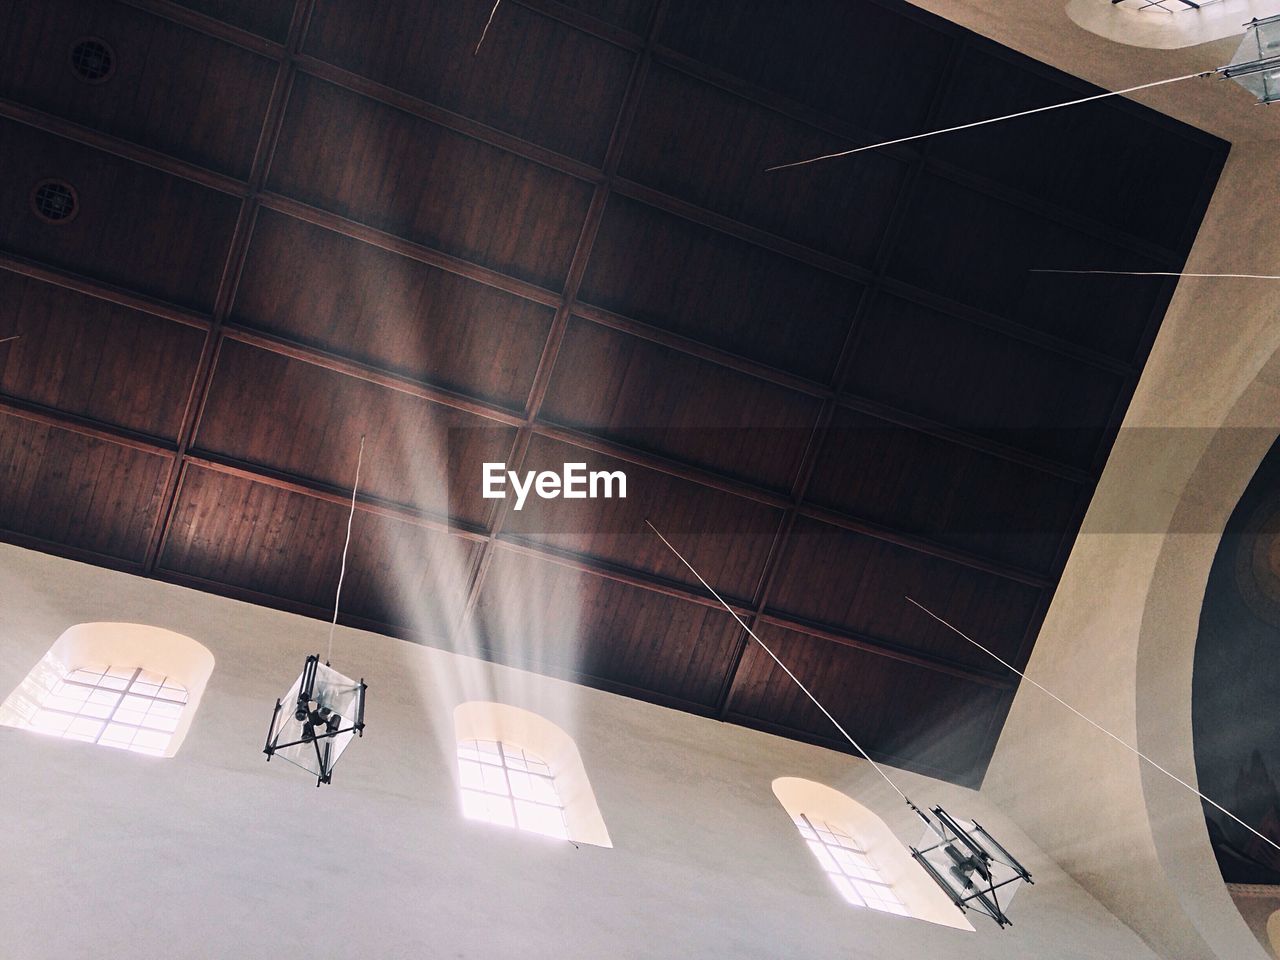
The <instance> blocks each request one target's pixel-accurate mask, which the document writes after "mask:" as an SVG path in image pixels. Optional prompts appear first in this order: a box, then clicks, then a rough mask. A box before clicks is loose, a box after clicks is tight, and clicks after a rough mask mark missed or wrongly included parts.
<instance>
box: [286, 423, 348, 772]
mask: <svg viewBox="0 0 1280 960" xmlns="http://www.w3.org/2000/svg"><path fill="white" fill-rule="evenodd" d="M363 464H364V437H361V438H360V454H359V456H358V457H357V458H356V479H355V483H353V484H352V486H351V509H350V511H349V512H348V514H347V539H346V542H345V543H343V545H342V567H341V569H340V571H339V573H338V588H337V590H336V591H335V592H334V598H333V620H332V622H331V623H330V624H329V651H328V654H327V655H326V656H325V662H324V663H321V662H320V655H319V654H318V653H313V654H311V655H310V656H309V657H307V659H306V661H305V662H304V663H303V665H302V673H300V674H299V675H298V679H297V680H295V681H294V682H293V686H292V687H290V688H289V692H288V693H286V694H285V695H284V696H283V697H281V698H280V699H279V700H277V701H276V708H275V711H274V712H273V713H272V714H271V726H270V727H268V728H267V743H266V746H265V747H263V749H262V752H263V753H265V754H266V755H267V762H268V763H270V762H271V758H272V757H274V756H279V757H281V758H282V759H284V760H287V761H288V762H289V763H292V764H294V765H295V766H298V767H301V768H302V769H303V770H306V771H307V772H308V773H312V774H314V775H315V778H316V786H317V787H318V786H320V784H322V783H330V782H331V781H332V779H333V765H334V764H335V763H337V762H338V758H339V757H341V756H342V753H343V751H344V750H346V749H347V746H348V745H349V744H350V743H351V741H352V740H353V739H354V738H355V737H363V736H364V698H365V691H366V690H367V689H368V687H367V685H366V684H365V682H364V678H363V677H361V678H360V680H359V681H356V680H352V679H351V678H350V677H348V676H345V675H344V674H341V673H339V672H338V671H337V670H335V669H333V667H331V666H330V665H329V661H330V660H331V659H332V657H333V634H334V631H335V630H336V629H337V627H338V608H339V606H340V604H341V602H342V581H343V580H344V579H345V578H346V575H347V551H348V550H350V548H351V526H352V523H353V522H354V521H355V517H356V493H357V491H358V490H359V489H360V467H361V466H362V465H363ZM286 705H288V706H287V707H286Z"/></svg>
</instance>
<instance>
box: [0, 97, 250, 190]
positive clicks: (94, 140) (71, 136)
mask: <svg viewBox="0 0 1280 960" xmlns="http://www.w3.org/2000/svg"><path fill="white" fill-rule="evenodd" d="M0 117H5V118H7V119H9V120H13V121H14V122H15V123H21V124H24V125H25V126H28V127H33V128H35V129H36V130H41V131H43V132H44V133H51V134H53V135H54V136H55V137H62V138H63V139H64V140H71V141H72V142H74V143H78V144H81V145H82V146H86V147H92V148H93V149H94V150H101V151H102V152H103V153H109V154H111V155H112V156H116V157H122V158H124V159H125V160H131V161H133V162H134V163H139V164H142V165H143V166H145V167H150V168H152V169H153V170H159V171H160V172H161V173H167V174H169V175H170V176H174V177H178V178H180V179H182V180H188V181H190V182H191V183H197V184H199V185H200V186H202V187H207V188H208V189H210V190H217V191H218V192H220V193H225V194H229V195H230V196H233V197H244V196H246V195H247V194H248V192H249V187H248V184H246V183H245V182H244V181H242V180H237V179H236V178H235V177H229V176H227V175H226V174H223V173H218V172H217V171H215V170H210V169H208V168H207V167H202V166H199V165H198V164H194V163H189V162H188V161H186V160H180V159H178V158H177V157H173V156H170V155H169V154H167V153H161V152H160V151H159V150H152V149H151V148H150V147H143V146H140V145H138V144H136V143H134V142H133V141H132V140H125V139H123V138H121V137H116V136H112V135H111V134H109V133H102V132H101V131H99V130H95V129H93V128H92V127H86V126H82V125H81V124H78V123H72V122H71V121H70V120H64V119H63V118H62V117H56V116H54V115H53V114H51V113H45V112H44V111H43V110H37V109H35V108H34V107H28V106H26V105H25V104H21V103H17V102H15V101H13V100H5V99H2V98H0Z"/></svg>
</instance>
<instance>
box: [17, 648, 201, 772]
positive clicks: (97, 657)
mask: <svg viewBox="0 0 1280 960" xmlns="http://www.w3.org/2000/svg"><path fill="white" fill-rule="evenodd" d="M212 672H213V655H212V654H211V653H209V651H208V650H207V649H205V647H204V646H202V645H201V644H199V643H197V642H196V641H195V640H192V639H191V638H190V637H186V636H183V635H182V634H180V633H174V632H173V631H171V630H163V629H161V628H159V627H149V626H145V625H143V624H137V623H82V624H78V625H76V626H74V627H71V628H70V629H68V630H66V631H64V632H63V634H62V636H60V637H59V638H58V639H57V641H56V642H55V643H54V645H53V646H52V647H51V648H50V649H49V652H48V653H46V654H45V655H44V657H43V658H42V659H41V660H40V662H39V663H37V664H36V665H35V667H33V668H32V670H31V672H30V673H28V674H27V677H26V679H25V680H23V681H22V683H21V684H19V685H18V688H17V689H16V690H14V691H13V692H12V693H11V694H9V696H8V697H7V698H6V699H5V701H4V703H3V704H0V723H2V724H5V725H7V726H11V727H22V728H25V729H28V730H34V731H37V732H39V733H45V734H51V735H53V736H58V737H64V738H66V739H69V740H82V741H85V742H88V743H96V744H100V745H101V746H106V747H116V748H118V749H123V750H131V751H133V752H135V753H145V754H150V755H152V756H158V757H171V756H173V755H174V754H175V753H177V751H178V747H179V746H181V744H182V740H183V738H184V737H185V736H186V733H187V730H188V729H189V728H190V726H191V721H192V718H193V716H194V714H195V710H196V708H197V707H198V706H199V703H200V697H201V696H202V695H203V693H204V688H205V684H206V683H207V682H208V679H209V676H210V674H211V673H212Z"/></svg>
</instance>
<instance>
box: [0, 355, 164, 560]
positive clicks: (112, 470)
mask: <svg viewBox="0 0 1280 960" xmlns="http://www.w3.org/2000/svg"><path fill="white" fill-rule="evenodd" d="M0 349H3V348H0ZM168 467H169V459H168V458H167V457H162V456H157V455H155V454H150V453H145V452H142V451H140V450H137V449H134V448H131V447H127V446H124V445H123V444H117V443H112V442H110V441H107V440H99V439H94V438H93V437H86V436H84V435H82V434H78V433H74V432H72V431H70V430H63V429H59V428H58V427H54V426H50V425H47V424H40V423H35V422H33V421H31V420H26V419H23V418H19V417H14V416H10V415H8V414H6V413H3V412H0V528H3V529H4V530H8V531H11V532H13V533H17V534H23V535H28V536H34V537H39V538H41V539H43V540H46V541H49V542H52V543H56V544H61V545H64V546H67V547H71V548H77V549H83V550H89V551H93V552H94V553H98V554H104V555H107V556H111V557H117V558H119V559H121V560H128V561H133V562H140V561H141V560H142V558H143V556H144V554H145V553H146V549H147V536H148V534H149V533H150V532H151V524H152V522H153V521H154V519H155V514H156V511H157V510H158V509H159V507H160V497H161V494H162V492H163V485H164V480H165V477H166V476H167V474H168Z"/></svg>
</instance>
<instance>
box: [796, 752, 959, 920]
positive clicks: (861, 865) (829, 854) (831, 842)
mask: <svg viewBox="0 0 1280 960" xmlns="http://www.w3.org/2000/svg"><path fill="white" fill-rule="evenodd" d="M773 793H774V796H776V797H777V798H778V802H779V803H781V804H782V806H783V809H785V810H786V811H787V813H788V814H789V815H790V817H791V822H792V823H793V824H795V827H796V829H797V830H798V831H799V832H800V836H801V838H802V839H803V840H804V842H805V844H806V845H807V846H808V848H809V850H810V851H811V852H812V853H813V856H814V857H815V858H816V859H817V861H818V864H819V865H820V866H821V868H822V870H823V872H824V873H826V875H827V877H828V878H829V879H830V881H831V883H832V884H833V885H834V886H835V888H836V889H837V890H838V891H839V892H840V895H841V896H842V897H843V898H844V899H845V900H846V901H847V902H849V903H851V904H853V905H855V906H858V907H866V908H870V909H872V910H880V911H883V912H885V913H894V914H897V915H899V916H903V917H915V918H916V919H918V920H927V921H929V922H930V923H938V924H942V925H944V926H948V927H955V928H956V929H959V930H972V929H973V926H972V925H971V924H970V923H969V921H968V920H966V919H965V917H964V915H963V914H962V913H960V911H959V910H957V909H956V906H955V904H953V903H952V902H951V900H950V898H949V897H947V895H946V894H944V893H943V892H942V891H941V890H940V889H938V887H937V886H936V885H935V884H934V882H933V881H932V880H931V879H930V878H929V877H928V875H927V874H926V873H925V872H924V870H923V869H921V868H920V866H919V865H918V864H917V863H916V862H915V861H914V860H913V859H912V858H911V854H910V852H909V851H908V850H907V848H906V846H905V845H904V844H903V843H902V842H901V841H900V840H898V838H897V837H896V836H895V835H894V833H893V831H892V830H890V829H889V826H888V824H886V823H885V822H884V821H883V820H881V819H880V818H879V817H878V816H876V815H875V814H874V813H872V812H871V811H870V810H868V809H867V808H866V807H864V806H863V805H862V804H860V803H858V802H857V801H856V800H854V799H852V798H851V797H847V796H845V795H844V794H843V793H841V792H840V791H838V790H833V789H832V788H831V787H828V786H826V785H824V784H821V783H815V782H814V781H812V780H802V779H800V778H799V777H780V778H778V779H777V780H775V781H773Z"/></svg>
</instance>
